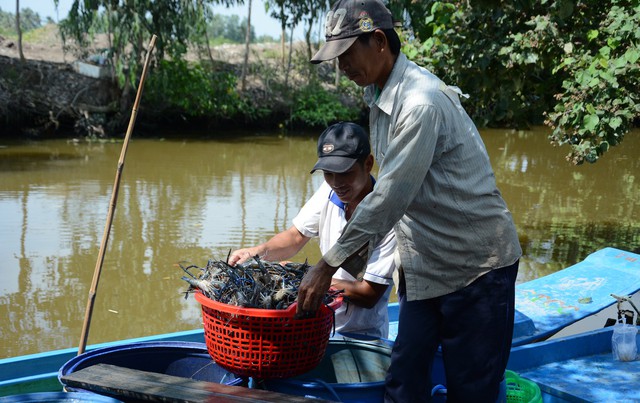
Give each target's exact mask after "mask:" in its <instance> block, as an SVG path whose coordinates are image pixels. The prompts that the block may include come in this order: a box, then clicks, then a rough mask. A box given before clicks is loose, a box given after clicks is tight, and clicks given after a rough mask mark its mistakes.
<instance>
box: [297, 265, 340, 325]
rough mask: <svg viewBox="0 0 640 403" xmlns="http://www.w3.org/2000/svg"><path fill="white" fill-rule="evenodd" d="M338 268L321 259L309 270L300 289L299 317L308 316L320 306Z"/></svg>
mask: <svg viewBox="0 0 640 403" xmlns="http://www.w3.org/2000/svg"><path fill="white" fill-rule="evenodd" d="M336 270H338V268H337V267H332V266H329V265H328V264H327V263H325V261H324V260H322V259H320V261H319V262H318V263H317V264H316V265H315V266H313V267H311V268H310V269H309V270H308V271H307V273H306V274H305V275H304V277H303V278H302V282H301V283H300V288H299V289H298V307H297V310H296V317H297V318H304V317H307V316H308V315H309V314H310V313H315V312H316V311H317V310H318V309H319V308H320V306H321V305H322V302H323V301H324V297H325V295H326V293H327V291H328V290H329V287H330V286H331V276H333V274H334V273H335V272H336Z"/></svg>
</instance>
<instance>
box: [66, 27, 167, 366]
mask: <svg viewBox="0 0 640 403" xmlns="http://www.w3.org/2000/svg"><path fill="white" fill-rule="evenodd" d="M155 44H156V35H155V34H154V35H153V36H152V37H151V42H150V43H149V49H148V50H147V57H146V59H145V61H144V67H143V68H142V76H141V77H140V84H139V85H138V93H137V94H136V100H135V102H134V103H133V109H132V111H131V118H130V119H129V127H128V128H127V134H126V136H125V138H124V143H123V144H122V151H121V152H120V160H119V161H118V168H117V169H116V179H115V182H114V183H113V192H112V193H111V203H110V204H109V212H108V213H107V222H106V224H105V226H104V233H103V234H102V244H101V245H100V252H99V253H98V261H97V262H96V268H95V271H94V272H93V281H92V282H91V289H90V290H89V299H88V301H87V309H86V311H85V315H84V323H83V324H82V335H81V336H80V346H79V348H78V355H80V354H82V353H84V351H85V348H86V346H87V336H88V334H89V324H90V323H91V314H92V313H93V303H94V301H95V299H96V291H97V288H98V281H99V280H100V272H101V271H102V263H103V262H104V253H105V250H106V249H107V243H108V242H109V233H110V232H111V223H112V222H113V214H114V212H115V210H116V203H117V201H118V190H119V188H120V177H121V176H122V170H123V168H124V158H125V156H126V155H127V147H128V146H129V139H130V138H131V133H132V132H133V125H134V123H135V121H136V116H137V115H138V105H139V104H140V97H141V96H142V88H143V87H144V80H145V77H146V76H147V67H148V66H149V60H150V59H151V53H152V51H153V48H154V46H155Z"/></svg>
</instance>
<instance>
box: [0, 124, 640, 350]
mask: <svg viewBox="0 0 640 403" xmlns="http://www.w3.org/2000/svg"><path fill="white" fill-rule="evenodd" d="M318 134H319V133H306V134H302V133H296V134H295V135H291V136H281V135H278V134H274V133H264V134H255V133H246V132H242V131H240V132H237V133H231V135H230V136H227V137H224V138H220V137H219V136H217V135H216V134H215V133H202V135H203V136H205V137H203V138H206V137H208V139H201V140H195V139H189V140H182V139H181V138H180V136H179V135H176V134H175V133H173V134H171V135H170V136H168V137H167V138H164V139H136V138H135V135H134V139H133V140H132V141H131V143H130V144H129V148H128V153H127V156H126V160H125V166H124V169H123V174H122V179H121V182H120V188H119V195H118V199H117V206H116V210H115V215H114V220H113V224H112V227H111V233H110V238H109V243H108V248H107V250H106V254H105V259H104V263H103V267H102V274H101V277H100V282H99V286H98V290H97V296H96V299H95V304H94V312H93V317H92V320H91V326H90V331H89V337H88V344H95V343H101V342H108V341H114V340H118V339H124V338H132V337H141V336H148V335H153V334H158V333H165V332H175V331H181V330H191V329H196V328H199V327H201V326H202V325H201V313H200V306H199V304H198V303H197V302H196V301H195V299H194V298H193V297H189V298H187V299H185V298H184V295H183V292H184V290H185V289H186V283H185V282H184V281H182V280H181V279H180V277H181V276H182V272H181V270H180V269H179V268H178V267H176V263H178V262H191V263H193V264H196V265H204V264H206V261H207V259H209V258H213V259H217V260H222V259H225V258H226V256H227V254H228V253H229V251H230V250H231V249H235V248H238V247H243V246H252V245H254V244H256V243H259V242H263V241H265V240H266V239H268V237H270V236H271V235H273V234H274V233H276V232H278V231H281V230H284V229H285V228H287V227H288V226H290V225H291V220H292V218H293V217H294V216H295V214H296V213H297V211H298V209H299V207H300V206H302V204H303V203H304V202H305V200H306V199H307V198H309V197H310V196H311V194H312V193H313V191H314V189H315V188H316V187H317V186H318V185H319V184H320V182H321V180H322V177H321V174H314V175H310V174H309V170H310V168H311V167H312V166H313V164H314V162H315V143H316V139H317V135H318ZM547 134H548V131H547V129H544V128H536V129H534V130H531V131H524V132H517V131H508V130H484V131H482V137H483V139H484V141H485V143H486V145H487V149H488V150H489V154H490V156H491V160H492V163H493V167H494V170H495V173H496V178H497V180H498V184H499V187H500V190H501V191H502V193H503V195H504V197H505V199H506V200H507V202H508V204H509V207H510V209H511V211H512V213H513V216H514V218H515V220H516V224H517V226H518V231H519V235H520V241H521V244H522V247H523V250H524V256H523V258H522V264H521V270H520V273H519V281H526V280H529V279H532V278H536V277H538V276H542V275H545V274H549V273H551V272H554V271H557V270H559V269H561V268H563V267H566V266H569V265H571V264H574V263H576V262H577V261H579V260H582V259H584V257H586V256H587V255H588V254H589V253H591V252H593V251H595V250H598V249H601V248H603V247H606V246H614V247H618V248H621V249H627V250H633V249H637V248H640V224H639V220H638V219H637V217H638V216H640V176H639V175H640V162H639V161H640V159H639V158H638V156H639V155H640V136H639V135H638V134H640V132H638V131H637V130H636V131H634V132H632V133H631V134H629V135H628V136H627V138H626V139H625V141H624V142H623V143H622V145H620V146H619V147H616V148H614V149H613V150H612V151H610V152H609V153H607V154H606V156H605V157H604V158H603V159H601V160H600V161H599V162H598V163H596V164H594V165H583V166H578V167H576V166H572V165H569V164H568V163H567V162H565V160H564V155H565V154H566V153H567V149H565V148H554V147H552V146H550V145H549V142H548V140H547ZM121 148H122V143H121V142H93V143H88V142H85V141H75V142H74V141H67V140H51V141H39V142H29V143H8V142H6V141H5V142H3V143H0V223H1V225H0V262H1V263H0V279H1V281H0V318H1V322H0V338H1V339H2V343H1V345H0V358H5V357H12V356H18V355H23V354H31V353H37V352H42V351H47V350H52V349H61V348H68V347H77V345H78V343H79V340H80V333H81V330H82V323H83V320H84V315H85V309H86V305H87V299H88V294H89V289H90V287H91V281H92V278H93V273H94V269H95V266H96V260H97V256H98V251H99V248H100V243H101V240H102V237H103V232H104V229H105V223H106V218H107V211H108V209H109V202H110V199H111V194H112V189H113V184H114V179H115V173H116V168H117V162H118V158H119V156H120V151H121ZM319 257H320V255H319V252H318V250H317V244H316V243H314V242H310V243H309V245H307V246H306V247H305V249H304V250H303V251H302V252H301V253H299V254H298V255H297V256H296V257H294V258H293V259H292V260H294V261H304V260H305V259H308V260H309V262H311V263H313V262H315V261H316V260H317V259H318V258H319Z"/></svg>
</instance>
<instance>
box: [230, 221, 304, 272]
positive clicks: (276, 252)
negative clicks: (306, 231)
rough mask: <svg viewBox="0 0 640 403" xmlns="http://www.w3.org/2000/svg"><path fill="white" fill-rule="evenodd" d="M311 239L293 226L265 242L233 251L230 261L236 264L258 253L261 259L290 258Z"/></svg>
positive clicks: (231, 263)
mask: <svg viewBox="0 0 640 403" xmlns="http://www.w3.org/2000/svg"><path fill="white" fill-rule="evenodd" d="M309 239H311V238H309V237H306V236H304V235H302V234H301V233H300V231H298V229H297V228H296V227H295V226H291V227H289V229H287V230H285V231H282V232H280V233H279V234H276V235H274V236H273V238H271V239H269V240H268V241H267V242H265V243H262V244H260V245H258V246H254V247H252V248H244V249H238V250H236V251H233V253H231V255H230V256H229V262H228V263H229V265H231V266H235V265H236V264H238V263H242V262H244V261H246V260H248V259H250V258H252V257H254V256H256V255H258V256H259V257H260V258H261V259H264V260H270V261H280V260H285V259H289V258H290V257H292V256H293V255H295V254H296V253H298V252H299V251H300V250H301V249H302V248H303V247H304V246H305V245H306V244H307V242H309Z"/></svg>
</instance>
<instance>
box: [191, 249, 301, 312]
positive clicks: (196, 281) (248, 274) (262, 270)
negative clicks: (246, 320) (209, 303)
mask: <svg viewBox="0 0 640 403" xmlns="http://www.w3.org/2000/svg"><path fill="white" fill-rule="evenodd" d="M179 266H180V268H181V269H182V270H183V271H184V272H185V273H187V276H183V277H182V280H184V281H186V282H187V283H189V288H188V289H187V291H186V292H185V298H186V297H187V296H188V295H189V293H192V292H194V291H196V290H200V291H202V293H203V294H204V295H205V296H206V297H208V298H209V299H212V300H214V301H217V302H221V303H224V304H229V305H236V306H241V307H245V308H262V309H287V308H288V307H289V306H290V305H291V304H292V303H293V302H294V301H295V300H296V298H297V297H298V287H299V286H300V282H301V281H302V277H303V276H304V274H305V273H306V271H307V269H308V268H309V267H310V266H309V265H308V264H307V262H306V261H305V262H304V263H286V264H284V265H283V264H280V263H277V262H267V261H262V260H260V258H259V257H258V256H255V257H253V258H252V259H251V260H248V261H246V262H245V263H242V264H238V265H236V266H230V265H229V264H227V262H225V261H221V260H211V259H210V260H209V261H208V262H207V265H206V266H205V267H198V266H195V265H189V266H183V265H182V264H180V263H179ZM191 270H197V273H196V274H193V273H192V272H191Z"/></svg>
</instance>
